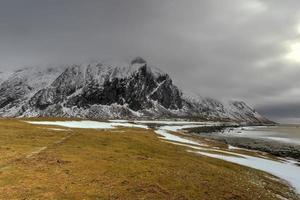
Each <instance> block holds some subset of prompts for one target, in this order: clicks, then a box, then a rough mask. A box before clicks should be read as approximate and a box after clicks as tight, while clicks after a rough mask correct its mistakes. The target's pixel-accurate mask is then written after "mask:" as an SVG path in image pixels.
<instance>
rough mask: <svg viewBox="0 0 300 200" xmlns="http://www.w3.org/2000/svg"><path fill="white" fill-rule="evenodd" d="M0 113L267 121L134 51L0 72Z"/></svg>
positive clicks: (108, 117)
mask: <svg viewBox="0 0 300 200" xmlns="http://www.w3.org/2000/svg"><path fill="white" fill-rule="evenodd" d="M0 80H1V82H0V117H38V116H44V117H81V118H96V119H112V118H143V119H145V118H151V119H153V118H156V119H158V118H194V119H195V118H198V119H202V120H220V121H235V122H245V123H251V124H264V123H271V121H270V120H268V119H266V118H265V117H263V116H262V115H260V114H259V113H257V112H256V111H255V110H254V109H253V108H251V107H250V106H248V105H247V104H246V103H244V102H242V101H233V102H227V103H222V102H220V101H218V100H215V99H212V98H203V97H191V96H188V95H186V94H185V93H183V92H182V91H181V90H180V89H179V88H178V87H177V86H176V85H174V84H173V81H172V79H171V78H170V76H169V75H168V74H167V73H165V72H163V71H161V70H160V69H158V68H156V67H152V66H151V67H149V66H148V64H147V62H146V61H145V60H144V59H143V58H141V57H137V58H135V59H133V60H132V61H131V62H130V63H127V64H124V65H122V66H118V65H114V64H108V63H97V62H94V63H89V64H82V65H70V66H63V67H53V68H45V69H40V68H38V67H36V68H26V69H22V70H18V71H15V72H13V73H12V74H11V75H10V76H6V77H2V76H1V74H0Z"/></svg>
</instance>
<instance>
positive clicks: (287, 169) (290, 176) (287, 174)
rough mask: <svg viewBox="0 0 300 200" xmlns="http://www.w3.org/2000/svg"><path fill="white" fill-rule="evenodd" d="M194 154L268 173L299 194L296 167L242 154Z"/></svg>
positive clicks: (299, 174)
mask: <svg viewBox="0 0 300 200" xmlns="http://www.w3.org/2000/svg"><path fill="white" fill-rule="evenodd" d="M196 153H198V154H201V155H204V156H208V157H212V158H217V159H221V160H225V161H228V162H233V163H236V164H240V165H244V166H247V167H251V168H254V169H258V170H262V171H265V172H268V173H270V174H273V175H275V176H277V177H279V178H282V179H284V180H286V181H287V182H289V183H290V184H291V185H292V186H293V187H294V188H295V189H296V191H297V192H298V193H300V167H298V166H297V165H294V164H291V163H285V162H278V161H273V160H268V159H264V158H259V157H254V156H248V155H244V154H239V156H240V157H237V156H229V155H223V154H214V153H207V152H202V151H196Z"/></svg>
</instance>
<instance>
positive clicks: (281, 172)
mask: <svg viewBox="0 0 300 200" xmlns="http://www.w3.org/2000/svg"><path fill="white" fill-rule="evenodd" d="M26 122H28V123H30V124H37V125H56V126H64V127H68V128H93V129H113V128H115V127H119V126H123V127H134V128H145V129H148V126H146V125H143V123H145V124H149V123H153V124H154V123H155V124H159V123H160V124H167V126H161V127H159V128H158V129H157V130H155V132H156V133H157V134H158V135H160V136H162V137H161V138H162V139H164V140H166V141H168V142H170V143H172V144H175V145H181V146H186V147H189V148H192V149H194V150H193V151H191V150H189V151H190V152H194V153H197V154H200V155H203V156H208V157H212V158H217V159H221V160H225V161H228V162H233V163H236V164H240V165H244V166H247V167H251V168H254V169H258V170H262V171H265V172H268V173H270V174H273V175H275V176H277V177H279V178H281V179H283V180H286V181H287V182H289V183H290V184H291V185H292V186H293V187H294V188H295V189H296V191H297V192H298V193H299V194H300V176H299V174H300V167H299V166H297V165H296V162H295V163H294V162H291V161H285V160H282V161H274V160H269V159H268V158H262V157H255V156H249V155H244V154H239V153H236V152H232V151H230V150H235V149H237V148H236V147H233V146H229V151H225V150H218V149H215V148H214V147H207V146H206V147H205V144H201V143H198V142H196V141H193V140H190V139H186V138H182V137H179V136H177V135H174V134H172V132H176V131H180V130H182V129H185V128H194V127H203V126H213V125H216V124H218V123H215V122H211V123H207V122H205V123H201V122H200V123H199V122H197V123H196V122H179V121H175V122H171V121H134V122H135V123H138V124H134V123H129V122H128V121H126V120H111V121H110V122H98V121H88V120H86V121H26ZM172 124H173V125H174V126H172ZM194 145H196V146H194ZM209 152H214V153H209ZM224 153H225V155H224Z"/></svg>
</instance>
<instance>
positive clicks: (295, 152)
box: [185, 126, 300, 166]
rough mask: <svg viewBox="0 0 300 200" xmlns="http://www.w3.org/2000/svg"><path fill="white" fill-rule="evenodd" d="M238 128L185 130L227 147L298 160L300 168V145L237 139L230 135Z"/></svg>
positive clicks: (260, 139)
mask: <svg viewBox="0 0 300 200" xmlns="http://www.w3.org/2000/svg"><path fill="white" fill-rule="evenodd" d="M233 128H237V127H236V126H234V127H232V126H221V127H197V128H188V129H185V131H186V132H188V133H190V134H195V135H197V136H201V137H203V138H207V139H212V140H216V141H219V142H222V143H224V144H227V145H231V146H234V147H238V148H244V149H248V150H257V151H261V152H265V153H269V154H271V155H274V156H278V157H283V158H291V159H295V160H297V162H298V164H297V165H299V166H300V145H299V144H292V143H285V142H280V141H276V140H269V139H265V138H250V137H241V136H239V137H237V136H233V135H230V130H232V129H233ZM226 131H227V133H226V134H224V132H226Z"/></svg>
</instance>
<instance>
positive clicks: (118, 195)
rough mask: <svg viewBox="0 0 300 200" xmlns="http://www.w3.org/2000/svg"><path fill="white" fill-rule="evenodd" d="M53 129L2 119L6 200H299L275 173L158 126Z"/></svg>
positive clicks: (2, 194)
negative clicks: (212, 152) (169, 135)
mask: <svg viewBox="0 0 300 200" xmlns="http://www.w3.org/2000/svg"><path fill="white" fill-rule="evenodd" d="M51 128H53V127H50V126H48V127H47V126H37V125H30V124H28V123H25V122H22V121H20V120H0V199H180V200H184V199H204V200H205V199H207V200H208V199H209V200H213V199H264V200H267V199H280V197H279V196H282V197H285V198H287V199H297V197H296V196H295V195H293V193H292V192H291V190H290V188H289V187H288V186H286V185H285V184H283V183H282V182H279V181H278V180H277V179H274V177H272V176H271V175H268V174H265V173H263V172H260V171H257V170H253V169H249V168H246V167H242V166H239V165H235V164H231V163H228V162H224V161H221V160H217V159H212V158H208V157H204V156H198V155H195V154H193V153H189V152H187V151H186V147H181V146H176V145H173V144H169V143H166V142H164V141H161V140H160V139H159V138H158V137H157V135H156V134H155V133H154V131H153V130H151V129H149V130H144V129H134V128H119V129H111V130H93V129H67V128H64V129H65V130H52V129H51ZM56 128H60V129H62V127H56Z"/></svg>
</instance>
